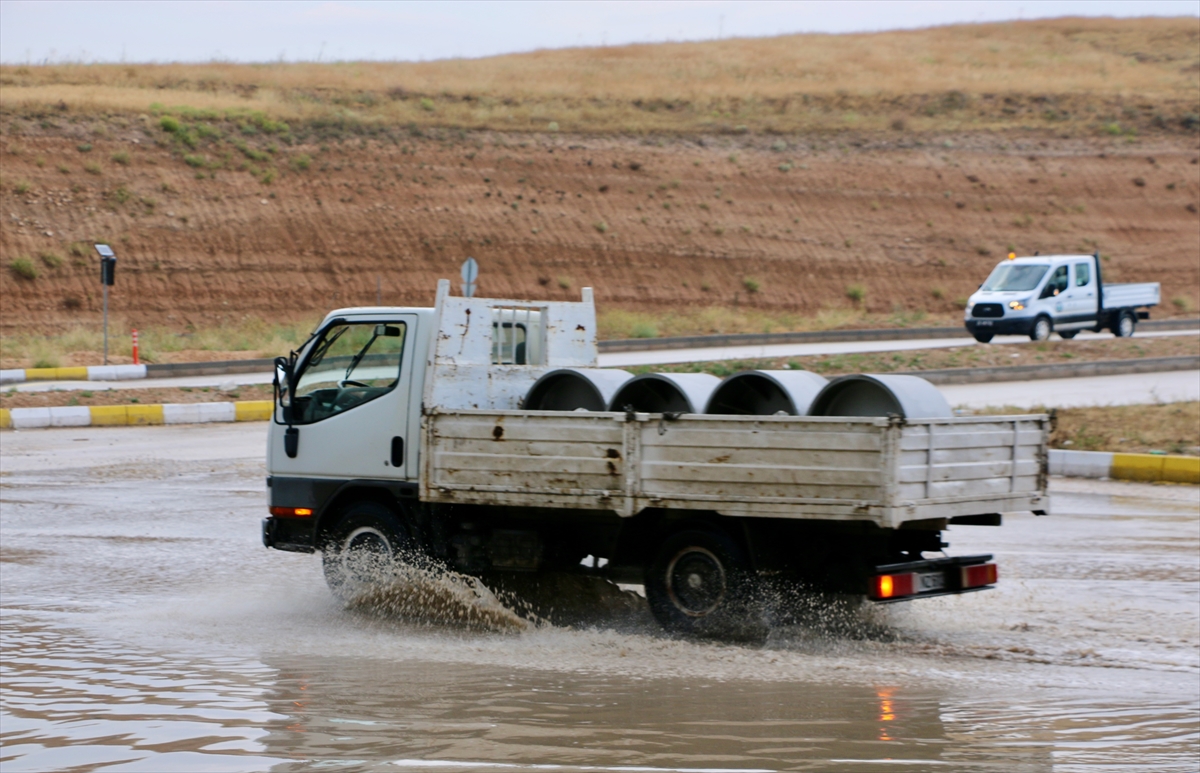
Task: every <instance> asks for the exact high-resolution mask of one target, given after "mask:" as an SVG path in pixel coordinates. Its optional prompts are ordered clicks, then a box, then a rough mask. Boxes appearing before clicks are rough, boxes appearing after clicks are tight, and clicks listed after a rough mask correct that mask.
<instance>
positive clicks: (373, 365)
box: [290, 322, 405, 424]
mask: <svg viewBox="0 0 1200 773" xmlns="http://www.w3.org/2000/svg"><path fill="white" fill-rule="evenodd" d="M404 334H405V325H404V323H403V322H389V323H386V324H376V323H373V322H372V323H357V324H339V325H333V326H331V327H330V328H329V329H328V330H326V331H325V332H324V333H323V334H322V335H321V337H320V339H319V340H318V341H317V342H316V344H315V345H314V346H313V347H312V349H311V354H310V355H309V357H308V359H307V360H306V361H305V362H304V364H303V366H302V367H301V368H300V372H299V373H297V374H296V394H295V395H291V396H290V397H291V400H290V404H291V407H292V419H293V422H294V423H296V424H311V423H313V422H316V421H321V420H322V419H327V418H329V417H330V416H334V415H336V414H339V413H344V412H345V411H348V410H350V409H351V408H355V407H357V406H359V405H362V404H363V403H365V402H368V401H370V400H374V399H375V398H376V397H379V396H381V395H384V394H386V393H388V392H390V391H391V390H392V389H393V388H395V386H396V382H397V381H398V380H399V378H400V361H401V359H402V357H403V355H404Z"/></svg>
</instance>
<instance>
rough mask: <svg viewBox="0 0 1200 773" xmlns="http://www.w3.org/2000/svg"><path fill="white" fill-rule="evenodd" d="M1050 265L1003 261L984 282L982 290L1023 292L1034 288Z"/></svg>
mask: <svg viewBox="0 0 1200 773" xmlns="http://www.w3.org/2000/svg"><path fill="white" fill-rule="evenodd" d="M1048 268H1050V267H1049V266H1043V265H1030V264H1028V263H1001V264H1000V265H999V266H996V269H995V270H994V271H992V275H991V276H989V277H988V278H987V281H986V282H984V283H983V287H981V288H980V289H981V290H992V291H994V292H1022V291H1024V290H1032V289H1033V288H1035V287H1037V286H1038V282H1040V281H1042V277H1043V276H1045V275H1046V270H1047V269H1048Z"/></svg>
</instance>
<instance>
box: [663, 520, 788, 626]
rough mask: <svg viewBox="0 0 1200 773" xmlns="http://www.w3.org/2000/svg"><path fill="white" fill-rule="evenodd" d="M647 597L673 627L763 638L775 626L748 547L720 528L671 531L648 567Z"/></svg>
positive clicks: (665, 623) (664, 622)
mask: <svg viewBox="0 0 1200 773" xmlns="http://www.w3.org/2000/svg"><path fill="white" fill-rule="evenodd" d="M645 587H646V600H647V601H649V602H650V611H651V612H652V613H653V614H654V617H655V619H656V620H658V622H659V624H660V625H662V627H663V628H665V629H666V630H667V631H668V632H670V633H674V634H680V635H683V636H691V637H697V638H710V639H724V640H727V641H741V642H749V643H762V642H763V641H764V640H765V639H766V637H767V634H768V633H769V632H770V628H769V625H768V624H767V621H766V615H765V612H764V609H763V604H762V603H761V601H760V599H759V598H758V596H759V593H758V591H759V588H758V583H757V582H756V577H755V574H754V571H753V569H752V568H751V566H750V562H749V560H748V559H747V557H746V554H745V552H744V551H743V550H742V549H741V548H740V547H739V546H738V545H737V544H736V543H735V542H734V541H733V540H731V539H730V538H729V537H727V536H726V535H725V534H722V533H721V532H719V531H716V530H715V529H688V530H685V531H680V532H677V533H675V534H673V535H671V536H670V537H668V538H667V539H666V540H665V541H664V542H663V543H662V545H661V546H659V549H658V551H657V553H656V554H655V556H654V559H653V560H652V561H651V562H650V565H649V566H647V567H646V574H645Z"/></svg>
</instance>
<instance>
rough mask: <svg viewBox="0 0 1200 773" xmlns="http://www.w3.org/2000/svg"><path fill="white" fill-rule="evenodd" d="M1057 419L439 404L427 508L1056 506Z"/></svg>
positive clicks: (886, 523)
mask: <svg viewBox="0 0 1200 773" xmlns="http://www.w3.org/2000/svg"><path fill="white" fill-rule="evenodd" d="M1048 423H1049V420H1048V418H1047V417H1045V416H1006V417H995V418H993V417H987V418H980V417H964V418H952V419H918V420H907V421H905V420H900V419H890V418H845V417H797V416H770V417H764V416H758V417H746V416H706V415H690V414H689V415H683V416H679V417H678V418H674V419H668V418H667V417H664V416H663V415H661V414H645V413H637V414H623V413H588V412H573V413H562V412H553V411H482V410H480V411H474V410H456V411H444V412H443V411H437V412H433V413H431V414H429V415H428V416H427V417H426V419H425V422H424V428H423V432H424V443H423V450H424V454H425V455H424V457H423V463H422V466H423V470H422V474H421V476H420V482H421V489H420V498H421V499H422V500H423V501H427V502H442V503H462V504H468V503H469V504H484V505H506V506H515V507H547V506H549V507H559V508H567V509H588V510H609V511H613V512H616V513H618V514H620V515H623V516H632V515H636V514H637V513H639V512H641V511H642V510H644V509H646V508H668V509H690V510H709V511H713V512H717V513H720V514H722V515H729V516H760V517H769V518H800V519H829V520H857V521H870V522H873V523H875V524H876V525H877V526H880V527H882V528H897V527H899V526H900V525H901V524H902V523H904V522H906V521H916V520H925V519H930V518H952V517H956V516H964V515H980V514H990V513H999V512H1006V511H1009V512H1011V511H1017V510H1045V509H1047V508H1048V504H1047V501H1046V497H1045V496H1044V490H1045V469H1046V468H1045V464H1046V460H1045V458H1044V455H1043V453H1042V449H1043V448H1044V447H1045V440H1046V436H1047V433H1048Z"/></svg>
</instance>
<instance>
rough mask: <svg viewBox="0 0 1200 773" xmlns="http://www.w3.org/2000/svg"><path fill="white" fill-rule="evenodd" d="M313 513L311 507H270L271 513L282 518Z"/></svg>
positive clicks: (299, 516)
mask: <svg viewBox="0 0 1200 773" xmlns="http://www.w3.org/2000/svg"><path fill="white" fill-rule="evenodd" d="M312 514H313V511H312V508H311V507H272V508H271V515H277V516H280V517H282V518H307V517H309V516H310V515H312Z"/></svg>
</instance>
